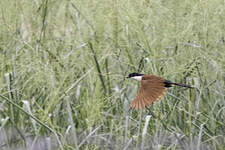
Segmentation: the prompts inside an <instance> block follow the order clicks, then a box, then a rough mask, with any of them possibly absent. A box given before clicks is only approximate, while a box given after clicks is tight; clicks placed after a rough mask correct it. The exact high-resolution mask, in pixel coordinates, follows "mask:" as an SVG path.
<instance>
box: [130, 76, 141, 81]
mask: <svg viewBox="0 0 225 150" xmlns="http://www.w3.org/2000/svg"><path fill="white" fill-rule="evenodd" d="M131 78H133V79H135V80H138V81H141V79H142V76H134V77H131Z"/></svg>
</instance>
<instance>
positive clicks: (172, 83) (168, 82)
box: [164, 80, 193, 88]
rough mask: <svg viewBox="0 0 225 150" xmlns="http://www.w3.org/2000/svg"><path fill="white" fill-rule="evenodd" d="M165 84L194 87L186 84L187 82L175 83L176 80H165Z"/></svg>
mask: <svg viewBox="0 0 225 150" xmlns="http://www.w3.org/2000/svg"><path fill="white" fill-rule="evenodd" d="M164 84H165V87H172V85H177V86H181V87H186V88H193V87H192V86H190V85H186V84H182V83H175V82H171V81H169V80H165V81H164Z"/></svg>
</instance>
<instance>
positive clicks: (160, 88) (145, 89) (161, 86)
mask: <svg viewBox="0 0 225 150" xmlns="http://www.w3.org/2000/svg"><path fill="white" fill-rule="evenodd" d="M127 78H133V79H136V80H138V81H140V82H141V86H140V89H139V92H138V93H137V95H136V97H135V98H134V99H133V100H132V101H131V104H130V106H131V108H132V109H144V108H145V107H149V106H150V105H151V104H152V103H153V102H155V101H158V100H160V99H161V98H162V97H163V96H164V94H165V93H166V91H167V89H168V88H170V87H172V86H173V85H176V86H181V87H186V88H192V87H191V86H189V85H186V84H181V83H174V82H171V81H169V80H165V79H163V78H161V77H158V76H155V75H147V74H140V73H131V74H129V76H128V77H127Z"/></svg>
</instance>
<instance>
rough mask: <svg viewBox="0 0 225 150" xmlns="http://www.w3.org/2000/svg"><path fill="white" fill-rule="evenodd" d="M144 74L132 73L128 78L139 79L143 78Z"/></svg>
mask: <svg viewBox="0 0 225 150" xmlns="http://www.w3.org/2000/svg"><path fill="white" fill-rule="evenodd" d="M143 75H144V74H140V73H135V72H134V73H130V74H129V75H128V77H127V78H132V77H137V76H143Z"/></svg>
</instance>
